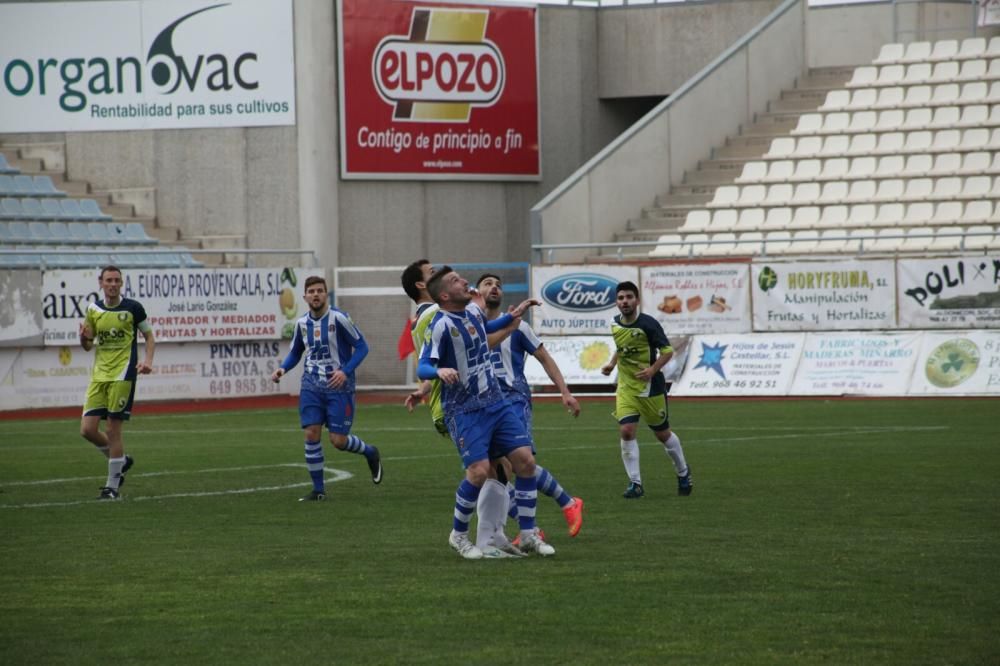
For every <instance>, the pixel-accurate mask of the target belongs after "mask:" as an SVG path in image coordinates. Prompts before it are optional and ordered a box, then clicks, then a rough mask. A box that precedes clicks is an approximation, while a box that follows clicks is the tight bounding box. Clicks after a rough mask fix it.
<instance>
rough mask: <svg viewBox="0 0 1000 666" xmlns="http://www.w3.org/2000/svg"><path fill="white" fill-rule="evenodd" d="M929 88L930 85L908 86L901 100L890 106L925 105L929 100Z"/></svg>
mask: <svg viewBox="0 0 1000 666" xmlns="http://www.w3.org/2000/svg"><path fill="white" fill-rule="evenodd" d="M886 90H889V88H887V89H886ZM931 90H932V89H931V87H930V86H910V87H909V88H907V89H906V96H905V97H904V98H903V100H902V101H901V102H900V103H897V104H891V105H890V106H927V105H928V104H930V101H931Z"/></svg>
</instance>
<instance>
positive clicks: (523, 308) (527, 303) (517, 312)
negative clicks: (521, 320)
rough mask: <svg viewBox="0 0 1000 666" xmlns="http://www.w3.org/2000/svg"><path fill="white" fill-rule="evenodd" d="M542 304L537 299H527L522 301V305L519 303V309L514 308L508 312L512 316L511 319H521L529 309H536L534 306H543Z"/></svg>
mask: <svg viewBox="0 0 1000 666" xmlns="http://www.w3.org/2000/svg"><path fill="white" fill-rule="evenodd" d="M541 304H542V302H541V301H540V300H538V299H537V298H526V299H524V300H523V301H521V302H520V303H518V304H517V307H515V308H512V309H511V310H508V312H510V316H511V317H520V316H522V315H523V314H524V313H525V312H527V311H528V308H530V307H534V306H537V305H541Z"/></svg>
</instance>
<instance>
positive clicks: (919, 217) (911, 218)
mask: <svg viewBox="0 0 1000 666" xmlns="http://www.w3.org/2000/svg"><path fill="white" fill-rule="evenodd" d="M932 219H934V204H932V203H930V202H929V201H915V202H913V203H911V204H908V205H907V206H906V213H905V214H904V215H903V218H902V219H901V220H898V221H896V222H895V224H903V225H906V226H908V227H919V226H923V225H925V224H930V222H931V220H932Z"/></svg>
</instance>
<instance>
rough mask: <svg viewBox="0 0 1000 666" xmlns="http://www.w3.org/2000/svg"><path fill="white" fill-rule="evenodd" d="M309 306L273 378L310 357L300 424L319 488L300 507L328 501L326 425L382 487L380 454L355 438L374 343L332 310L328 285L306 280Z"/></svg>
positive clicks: (347, 318) (340, 446)
mask: <svg viewBox="0 0 1000 666" xmlns="http://www.w3.org/2000/svg"><path fill="white" fill-rule="evenodd" d="M305 301H306V303H307V304H308V305H309V312H308V313H306V314H304V315H302V316H301V317H300V318H299V319H298V321H296V322H295V333H294V334H293V335H292V344H291V348H290V349H289V351H288V355H287V356H286V357H285V360H284V361H282V362H281V366H280V367H279V368H278V369H277V370H275V371H274V374H272V375H271V380H272V381H274V382H275V383H277V382H278V381H280V380H281V376H282V375H284V374H285V373H286V372H288V371H289V370H291V369H292V368H294V367H295V366H296V365H297V364H298V362H299V360H301V359H302V357H303V355H304V356H305V364H304V366H303V372H302V389H301V391H300V393H299V419H300V421H301V424H302V429H303V430H304V431H305V440H306V441H305V453H306V467H307V468H308V469H309V476H310V477H311V478H312V483H313V489H312V492H310V493H309V494H308V495H305V496H303V497H301V498H300V499H299V501H300V502H313V501H317V500H323V499H326V484H325V480H324V477H323V465H324V459H323V442H322V436H323V425H324V424H325V425H326V428H327V430H329V432H330V443H332V444H333V445H334V446H335V447H337V448H338V449H340V450H341V451H348V452H350V453H357V454H360V455H363V456H364V457H365V460H367V462H368V469H369V471H370V472H371V475H372V481H373V482H374V483H381V482H382V459H381V456H380V455H379V452H378V449H377V448H375V447H374V446H371V445H370V444H366V443H365V442H364V441H362V440H361V438H360V437H356V436H355V435H351V434H350V432H351V424H352V423H353V421H354V371H355V370H356V369H357V367H358V366H359V365H361V362H362V361H363V360H364V359H365V356H367V355H368V344H367V343H366V342H365V338H364V336H363V335H361V331H360V330H358V327H357V326H355V324H354V322H353V321H351V318H350V316H348V314H347V313H346V312H342V311H340V310H338V309H336V308H331V307H330V304H329V295H328V293H327V287H326V280H324V279H323V278H321V277H318V276H311V277H309V278H306V283H305Z"/></svg>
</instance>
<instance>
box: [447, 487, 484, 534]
mask: <svg viewBox="0 0 1000 666" xmlns="http://www.w3.org/2000/svg"><path fill="white" fill-rule="evenodd" d="M479 491H480V489H479V488H477V487H476V486H474V485H472V484H471V483H469V481H468V479H463V480H462V483H460V484H459V485H458V490H457V491H456V492H455V519H454V521H453V522H452V529H453V530H455V531H456V532H468V531H469V520H470V519H471V518H472V512H473V511H475V510H476V502H477V501H478V500H479Z"/></svg>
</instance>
